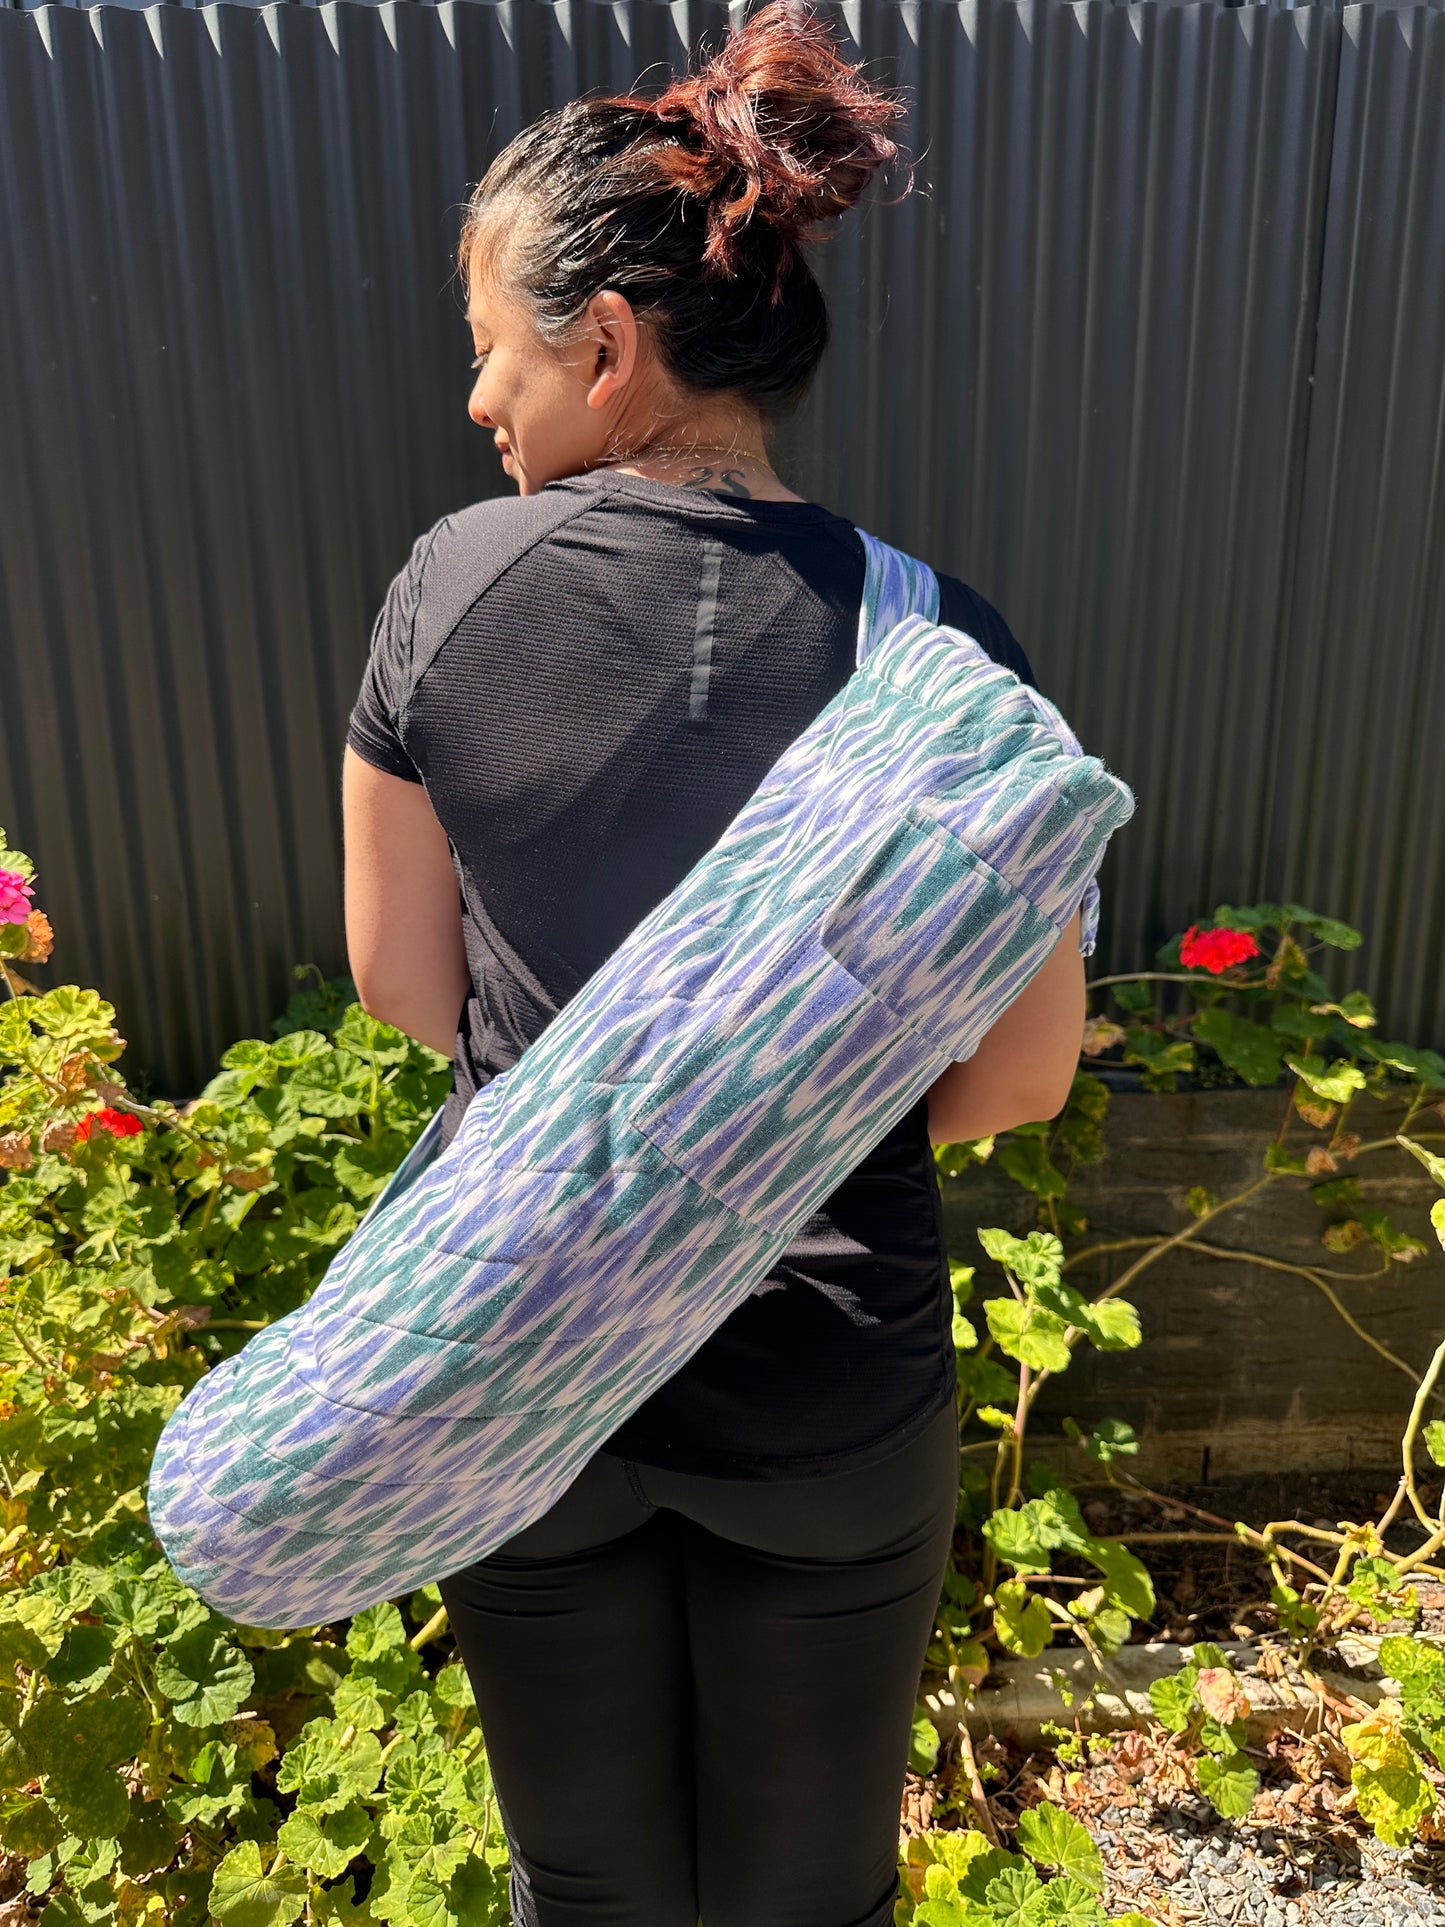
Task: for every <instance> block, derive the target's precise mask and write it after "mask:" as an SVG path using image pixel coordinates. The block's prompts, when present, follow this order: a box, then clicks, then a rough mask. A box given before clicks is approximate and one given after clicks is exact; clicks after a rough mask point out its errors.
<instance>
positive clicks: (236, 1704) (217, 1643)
mask: <svg viewBox="0 0 1445 1927" xmlns="http://www.w3.org/2000/svg"><path fill="white" fill-rule="evenodd" d="M255 1677H256V1675H255V1673H254V1671H253V1670H252V1667H251V1662H250V1660H248V1659H247V1658H246V1655H245V1654H244V1653H243V1652H241V1651H240V1650H239V1649H238V1648H237V1647H236V1646H235V1645H234V1644H233V1643H232V1641H231V1640H230V1639H229V1638H228V1637H227V1635H226V1634H225V1633H224V1632H223V1631H222V1630H221V1628H220V1626H219V1624H218V1623H217V1622H215V1621H213V1620H208V1621H207V1622H206V1623H205V1624H204V1625H200V1626H194V1627H192V1628H191V1630H190V1631H189V1632H186V1633H183V1634H182V1635H181V1636H180V1637H179V1638H178V1639H174V1640H172V1641H171V1642H170V1643H169V1644H168V1645H167V1646H166V1647H165V1648H164V1649H163V1650H162V1652H161V1654H160V1657H159V1658H158V1659H157V1661H156V1685H157V1686H158V1687H159V1688H160V1690H161V1691H162V1692H163V1693H164V1694H165V1695H166V1697H167V1699H168V1700H170V1702H171V1713H172V1715H173V1717H174V1718H176V1719H178V1720H179V1721H180V1722H181V1724H182V1725H183V1726H215V1725H218V1724H219V1723H220V1721H222V1720H228V1719H230V1718H232V1716H233V1715H234V1714H236V1713H239V1712H240V1710H241V1708H242V1706H243V1705H244V1704H245V1702H246V1699H247V1697H248V1696H249V1694H250V1691H251V1687H252V1685H253V1684H254V1682H255Z"/></svg>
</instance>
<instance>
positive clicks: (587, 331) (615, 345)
mask: <svg viewBox="0 0 1445 1927" xmlns="http://www.w3.org/2000/svg"><path fill="white" fill-rule="evenodd" d="M582 338H583V340H584V342H585V343H586V346H587V351H588V354H589V362H588V367H587V373H588V376H589V382H588V388H587V406H588V407H589V408H598V409H601V408H606V407H608V406H609V405H610V404H611V403H613V402H615V401H616V400H617V399H618V397H619V396H620V395H621V393H622V391H623V389H624V388H626V386H627V384H628V382H629V381H631V380H632V377H633V375H634V373H635V372H636V369H637V360H638V354H639V350H640V346H641V343H640V330H639V328H638V323H637V316H636V315H635V314H634V313H633V312H632V303H631V302H630V301H629V300H628V299H627V296H626V295H625V294H618V292H617V290H616V289H615V288H603V289H601V290H600V291H599V292H598V293H597V294H594V295H593V297H592V299H591V300H590V301H589V302H588V304H587V313H586V315H585V317H584V319H583V324H582Z"/></svg>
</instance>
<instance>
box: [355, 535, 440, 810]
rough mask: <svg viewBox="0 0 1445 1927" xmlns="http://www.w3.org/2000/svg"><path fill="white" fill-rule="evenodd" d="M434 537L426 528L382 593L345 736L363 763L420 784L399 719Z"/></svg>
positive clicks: (408, 686)
mask: <svg viewBox="0 0 1445 1927" xmlns="http://www.w3.org/2000/svg"><path fill="white" fill-rule="evenodd" d="M435 534H436V531H435V530H434V529H429V530H428V531H427V533H426V534H425V535H423V536H421V537H419V538H418V540H417V541H416V543H415V544H414V545H413V547H412V552H411V555H410V557H409V559H408V561H407V564H406V567H405V568H404V569H402V570H400V571H399V573H398V574H397V575H396V576H395V577H394V578H393V580H392V584H391V587H390V588H389V589H388V590H387V592H386V600H385V601H384V602H383V603H382V605H381V611H380V614H379V615H378V616H377V618H376V622H375V625H374V626H373V628H372V631H371V650H370V654H369V655H368V657H367V661H366V673H365V675H364V676H363V677H362V679H361V690H360V693H359V694H358V696H357V698H356V704H355V707H354V708H353V709H352V712H351V721H350V723H349V725H348V726H347V731H346V740H347V742H348V744H349V745H350V746H351V748H352V749H354V750H355V751H356V753H357V755H358V756H359V757H361V759H362V760H363V762H367V763H370V764H371V765H372V767H373V768H374V769H379V770H384V771H385V773H386V774H387V775H388V776H400V777H402V778H403V779H404V780H405V781H406V782H408V783H419V782H420V781H421V780H422V778H421V771H420V770H419V769H418V768H417V766H416V764H415V763H414V762H413V761H412V759H411V757H410V755H409V754H408V753H407V749H406V745H405V743H404V742H403V741H402V733H401V719H402V716H403V714H404V712H405V709H406V704H407V699H408V697H409V695H410V691H411V680H412V674H411V665H412V652H413V648H414V646H415V640H416V612H417V605H418V603H419V601H420V589H421V574H422V570H423V569H424V568H425V567H426V558H427V555H428V554H429V553H430V550H431V545H432V541H433V539H434V537H435Z"/></svg>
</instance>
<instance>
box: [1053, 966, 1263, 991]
mask: <svg viewBox="0 0 1445 1927" xmlns="http://www.w3.org/2000/svg"><path fill="white" fill-rule="evenodd" d="M1208 981H1209V979H1208V978H1207V977H1201V976H1200V975H1199V973H1198V971H1197V970H1125V971H1123V972H1121V974H1120V975H1119V976H1117V977H1091V978H1090V979H1089V981H1088V982H1087V983H1086V984H1085V985H1084V988H1085V990H1102V989H1103V988H1104V986H1105V985H1106V984H1207V983H1208ZM1229 988H1232V989H1237V988H1238V986H1237V985H1231V986H1229Z"/></svg>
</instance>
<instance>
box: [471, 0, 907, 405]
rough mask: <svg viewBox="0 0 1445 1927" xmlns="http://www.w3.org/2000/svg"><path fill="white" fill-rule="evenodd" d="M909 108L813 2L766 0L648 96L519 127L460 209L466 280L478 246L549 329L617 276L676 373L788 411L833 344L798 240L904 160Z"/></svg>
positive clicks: (564, 324)
mask: <svg viewBox="0 0 1445 1927" xmlns="http://www.w3.org/2000/svg"><path fill="white" fill-rule="evenodd" d="M902 111H903V110H902V107H901V106H900V104H899V103H898V101H897V100H896V99H895V98H894V97H893V96H892V95H890V94H888V93H885V92H883V91H882V90H881V89H879V88H877V87H874V86H872V85H870V84H869V83H868V82H867V81H865V80H863V79H862V78H861V77H860V74H859V70H858V69H857V68H856V67H853V66H850V65H849V64H848V63H847V62H846V61H845V60H844V59H843V58H842V56H841V55H840V54H839V52H838V49H837V46H836V45H835V43H834V41H833V37H832V35H831V34H830V33H829V31H828V29H827V28H826V27H825V26H824V24H823V23H822V21H821V20H819V19H818V18H817V16H816V15H815V14H813V13H811V12H809V11H808V10H807V9H806V8H805V7H800V6H798V5H796V4H795V3H794V0H768V4H767V5H766V6H764V7H762V8H761V9H760V10H759V11H758V12H757V13H755V14H753V16H752V17H751V19H749V20H748V21H747V22H746V24H745V25H744V26H742V27H741V28H739V29H738V31H737V32H736V33H734V34H732V35H730V36H729V38H728V39H727V40H726V41H725V42H724V44H723V46H722V48H721V49H720V51H719V52H717V53H716V54H714V55H713V56H712V57H711V58H710V59H708V60H706V61H704V62H703V63H702V64H701V65H700V66H699V67H697V69H696V70H695V71H694V72H692V73H689V74H687V75H685V76H684V77H683V78H682V79H680V80H675V81H674V82H673V83H672V85H671V86H670V87H668V88H667V89H666V90H665V91H664V92H663V93H661V94H660V95H658V96H657V97H656V98H653V99H649V98H647V97H645V96H642V95H639V94H626V95H620V96H615V97H611V98H605V99H598V98H591V99H584V100H578V101H573V102H572V103H571V104H570V105H569V106H567V107H563V108H561V109H559V110H558V111H556V112H554V113H551V114H546V115H544V116H543V117H542V118H541V119H540V120H538V121H534V122H533V124H532V125H531V126H530V127H528V128H525V129H524V130H523V132H522V133H520V134H519V135H518V136H517V137H516V139H515V140H513V141H511V142H510V143H509V144H508V146H507V147H505V148H504V149H503V150H502V152H501V153H500V154H499V155H498V156H497V158H496V160H495V161H493V163H492V165H491V166H490V168H488V170H487V173H486V176H485V178H484V179H483V181H482V182H481V184H480V186H478V187H477V189H476V190H475V192H474V193H473V195H472V197H471V200H470V201H469V203H468V205H467V209H466V217H465V220H464V223H463V228H462V237H461V247H460V251H459V263H460V266H461V272H462V277H463V281H464V282H465V280H466V277H467V276H468V274H469V273H470V270H471V265H472V260H473V254H474V250H475V248H476V246H477V244H478V242H483V243H484V244H485V246H486V248H487V250H488V255H487V260H488V267H489V270H490V271H491V272H492V273H494V274H495V275H496V276H497V279H498V281H499V282H500V283H501V285H503V286H505V287H512V288H515V289H516V290H517V292H518V293H519V294H521V295H522V296H523V297H524V298H525V299H526V300H527V301H528V303H529V304H530V306H531V308H532V310H533V312H534V314H535V316H536V319H537V325H538V327H539V329H540V330H541V332H542V333H543V334H544V335H545V336H547V337H548V338H550V339H563V338H565V336H566V334H567V331H568V330H569V328H570V327H571V326H572V324H573V323H574V322H575V320H576V318H577V316H578V315H579V314H580V313H581V311H582V310H583V309H584V308H585V307H586V305H587V303H588V301H589V300H591V298H592V296H593V295H594V294H596V293H597V292H598V291H599V289H602V288H615V289H616V290H617V291H618V293H619V294H623V295H625V296H626V297H627V299H628V300H629V301H630V302H631V303H632V305H633V307H634V309H635V310H636V311H637V312H638V313H639V315H645V316H646V318H647V319H648V321H649V322H650V323H651V324H652V326H653V327H654V329H655V330H656V337H657V342H658V346H659V349H660V351H661V353H662V356H663V359H664V361H665V362H666V363H667V365H668V366H669V367H670V369H671V370H672V372H673V374H674V375H675V376H676V377H677V378H678V380H680V381H681V382H683V383H684V384H686V385H687V386H689V387H692V388H697V389H703V390H731V391H735V392H737V393H739V394H741V395H743V396H745V397H746V398H747V399H748V400H750V401H751V402H753V403H754V404H755V405H757V406H759V407H764V408H770V407H776V406H779V405H781V404H785V403H787V402H789V401H792V400H794V399H795V398H796V397H797V396H798V395H799V394H801V392H802V391H803V389H804V388H805V387H806V386H807V383H808V380H809V378H810V377H811V375H812V373H813V371H814V369H815V368H816V367H817V365H818V361H819V358H820V357H821V355H822V353H823V349H824V346H825V345H826V342H827V338H828V317H827V310H826V308H825V306H824V302H823V294H822V290H821V289H820V288H819V286H818V283H817V280H816V279H815V277H814V275H813V271H812V269H811V268H810V267H809V265H808V262H807V259H806V249H807V247H808V245H809V243H810V242H812V241H814V240H816V239H818V238H819V235H820V232H821V230H822V229H823V228H824V226H825V224H826V223H828V222H829V221H832V220H834V219H835V218H836V217H837V216H838V215H840V214H843V213H845V212H846V211H847V210H848V209H849V208H850V207H852V206H853V205H854V203H855V202H856V201H857V200H858V198H859V197H860V195H861V194H862V193H863V190H864V188H865V187H866V186H867V184H868V181H869V179H870V177H871V176H872V174H873V173H874V172H875V170H877V169H878V168H880V167H882V166H884V165H885V164H886V163H887V162H890V161H892V160H894V159H896V158H897V156H898V148H897V146H896V145H895V143H894V142H893V140H892V139H891V138H890V135H889V129H890V128H891V127H893V126H894V125H895V124H896V123H897V121H898V120H899V119H900V118H901V115H902Z"/></svg>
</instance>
